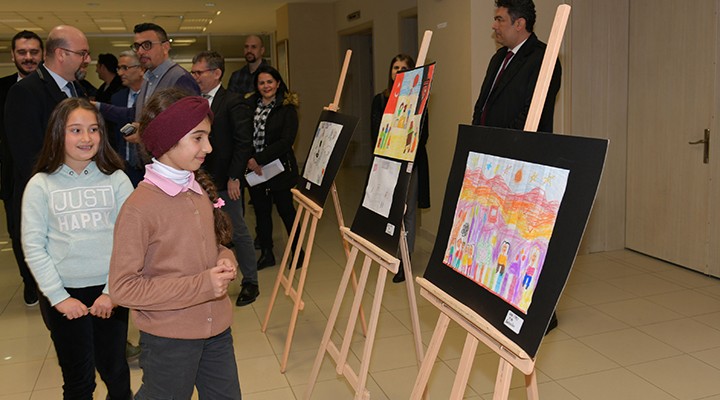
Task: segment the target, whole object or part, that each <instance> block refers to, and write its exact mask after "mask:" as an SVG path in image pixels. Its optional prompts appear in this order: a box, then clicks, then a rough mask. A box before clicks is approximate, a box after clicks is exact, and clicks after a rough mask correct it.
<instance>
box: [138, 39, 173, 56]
mask: <svg viewBox="0 0 720 400" xmlns="http://www.w3.org/2000/svg"><path fill="white" fill-rule="evenodd" d="M165 42H167V40H161V41H159V42H151V41H149V40H146V41H144V42H142V43H137V42H136V43H133V44H131V45H130V48H131V49H132V51H134V52H136V53H137V51H138V50H140V48H141V47H142V49H143V50H145V51H147V50H150V49H152V48H153V45H154V44H163V43H165Z"/></svg>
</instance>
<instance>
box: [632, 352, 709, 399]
mask: <svg viewBox="0 0 720 400" xmlns="http://www.w3.org/2000/svg"><path fill="white" fill-rule="evenodd" d="M628 369H629V370H630V371H632V372H634V373H635V374H637V375H639V376H640V377H641V378H643V379H645V380H646V381H648V382H650V383H652V384H653V385H655V386H657V387H659V388H660V389H662V390H664V391H665V392H667V393H670V394H671V395H673V396H675V397H676V398H678V399H681V400H685V399H701V398H703V397H708V396H712V395H717V394H720V384H718V376H720V370H718V369H716V368H713V367H711V366H709V365H707V364H705V363H703V362H702V361H700V360H698V359H695V358H693V357H691V356H688V355H681V356H678V357H672V358H666V359H664V360H658V361H651V362H648V363H644V364H639V365H633V366H631V367H628Z"/></svg>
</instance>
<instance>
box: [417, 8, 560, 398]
mask: <svg viewBox="0 0 720 400" xmlns="http://www.w3.org/2000/svg"><path fill="white" fill-rule="evenodd" d="M569 16H570V6H569V5H567V4H562V5H560V6H558V8H557V12H556V13H555V21H554V22H553V27H552V30H551V32H550V38H549V40H548V46H547V49H546V50H545V56H544V58H543V63H542V65H541V67H540V75H539V77H538V81H537V84H536V86H535V92H534V93H533V99H532V103H531V104H530V111H529V113H528V117H527V120H526V122H525V131H529V132H535V131H537V126H538V124H539V123H540V115H541V113H542V109H543V105H544V104H545V98H546V97H547V91H548V86H549V85H550V79H552V74H553V69H554V68H555V60H556V59H557V56H558V53H559V52H560V45H561V43H562V38H563V33H564V31H565V26H566V25H567V21H568V17H569ZM417 283H418V284H419V285H420V295H422V296H423V297H425V298H426V299H427V300H428V301H429V302H430V303H431V304H433V305H435V306H436V307H437V308H438V309H439V310H440V316H439V317H438V321H437V324H436V325H435V331H434V332H433V336H432V339H431V340H430V344H429V345H428V349H427V353H426V354H425V358H424V359H423V361H422V365H421V367H420V371H419V373H418V376H417V379H416V380H415V385H414V387H413V391H412V394H411V395H410V399H411V400H418V399H420V397H421V396H422V394H423V392H424V391H425V390H426V388H427V383H428V379H429V378H430V372H431V371H432V367H433V364H434V363H435V359H436V358H437V355H438V351H439V350H440V345H441V344H442V341H443V338H444V337H445V332H446V331H447V328H448V324H449V323H450V320H453V321H455V322H457V323H458V324H459V325H460V326H462V327H463V328H464V329H465V330H466V331H467V336H466V337H465V345H464V347H463V352H462V356H461V358H460V364H459V366H458V369H457V372H456V375H455V381H454V383H453V387H452V391H451V393H450V397H449V399H450V400H460V399H462V398H463V395H464V393H465V387H466V386H467V381H468V377H469V376H470V370H471V369H472V363H473V359H474V357H475V352H476V351H477V346H478V342H480V341H481V342H483V343H484V344H485V345H486V346H488V347H489V348H490V349H491V350H493V351H494V352H495V353H497V354H498V355H499V356H500V365H499V367H498V373H497V377H496V379H495V391H494V394H493V400H507V398H508V395H509V392H510V381H511V379H512V372H513V368H517V369H518V370H519V371H521V372H522V373H523V374H524V375H525V389H526V392H527V398H528V400H539V399H540V394H539V392H538V387H537V376H536V374H535V360H534V359H533V358H532V357H530V356H529V355H528V354H527V353H526V352H525V351H524V350H522V348H520V346H518V345H517V344H515V343H514V342H513V341H512V340H510V339H509V338H508V337H507V336H505V335H504V334H502V333H501V332H500V331H499V330H497V329H496V328H495V327H494V326H492V325H491V324H490V323H489V322H487V321H486V320H485V319H484V318H482V317H481V316H480V315H478V314H477V313H476V312H475V311H473V310H471V309H470V308H469V307H467V306H466V305H464V304H462V303H461V302H459V301H458V300H456V299H455V298H453V297H452V296H450V295H449V294H447V293H445V292H444V291H442V290H441V289H439V288H438V287H437V286H435V285H433V284H432V283H430V281H428V280H427V279H425V278H421V277H418V278H417Z"/></svg>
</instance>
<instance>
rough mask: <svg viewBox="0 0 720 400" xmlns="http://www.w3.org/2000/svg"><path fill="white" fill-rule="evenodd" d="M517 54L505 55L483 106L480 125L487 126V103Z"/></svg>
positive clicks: (510, 52) (508, 53) (509, 52)
mask: <svg viewBox="0 0 720 400" xmlns="http://www.w3.org/2000/svg"><path fill="white" fill-rule="evenodd" d="M514 54H515V53H513V52H512V51H508V52H507V54H505V59H504V60H503V63H502V65H501V66H500V72H498V74H497V76H496V77H495V80H494V81H493V84H492V86H490V91H489V92H488V96H487V98H486V99H485V105H483V110H482V114H481V115H480V125H485V117H486V115H487V102H488V99H489V98H490V95H491V94H492V91H493V89H495V84H496V83H498V82H500V78H501V77H502V75H503V72H505V68H507V65H508V63H509V62H510V59H511V58H512V57H513V55H514Z"/></svg>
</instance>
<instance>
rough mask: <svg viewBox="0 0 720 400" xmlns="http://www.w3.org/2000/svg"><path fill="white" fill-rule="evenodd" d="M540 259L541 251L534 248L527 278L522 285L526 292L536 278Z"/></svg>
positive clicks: (526, 272) (526, 271) (526, 274)
mask: <svg viewBox="0 0 720 400" xmlns="http://www.w3.org/2000/svg"><path fill="white" fill-rule="evenodd" d="M539 259H540V250H538V249H537V247H533V249H532V251H531V252H530V264H529V265H528V267H527V270H525V277H524V278H523V283H522V285H523V287H524V288H525V290H528V289H529V288H530V283H532V279H533V276H535V271H537V266H538V260H539Z"/></svg>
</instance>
